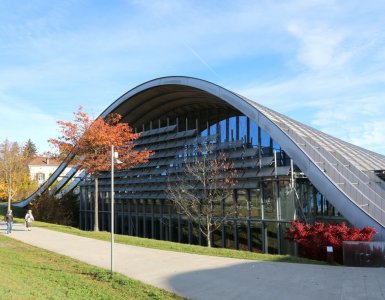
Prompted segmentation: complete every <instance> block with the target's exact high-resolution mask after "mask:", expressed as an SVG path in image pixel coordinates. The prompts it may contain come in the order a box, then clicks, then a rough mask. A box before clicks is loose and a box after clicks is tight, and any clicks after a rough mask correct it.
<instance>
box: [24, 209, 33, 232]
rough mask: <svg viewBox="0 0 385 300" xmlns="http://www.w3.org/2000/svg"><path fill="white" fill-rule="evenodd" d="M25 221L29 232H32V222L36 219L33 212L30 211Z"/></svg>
mask: <svg viewBox="0 0 385 300" xmlns="http://www.w3.org/2000/svg"><path fill="white" fill-rule="evenodd" d="M24 220H25V228H26V229H27V230H28V231H31V230H32V222H33V221H34V220H35V218H34V217H33V215H32V210H28V211H27V213H26V214H25V217H24Z"/></svg>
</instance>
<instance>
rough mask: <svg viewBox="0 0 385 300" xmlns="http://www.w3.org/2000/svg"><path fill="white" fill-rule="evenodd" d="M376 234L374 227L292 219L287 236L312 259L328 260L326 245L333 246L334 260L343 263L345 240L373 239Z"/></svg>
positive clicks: (305, 255)
mask: <svg viewBox="0 0 385 300" xmlns="http://www.w3.org/2000/svg"><path fill="white" fill-rule="evenodd" d="M375 234H376V229H374V228H373V227H368V226H366V227H364V228H362V229H361V230H360V229H359V228H357V227H348V226H346V224H345V223H342V224H324V223H317V222H316V223H315V224H314V225H311V224H303V223H301V222H299V221H296V220H293V221H291V228H289V229H288V231H287V236H286V238H287V239H288V240H292V241H295V242H297V243H298V245H299V246H300V247H299V250H300V255H301V256H303V257H307V258H310V259H316V260H326V247H327V246H333V252H334V260H335V261H336V262H338V263H342V242H343V241H371V240H372V238H373V236H374V235H375Z"/></svg>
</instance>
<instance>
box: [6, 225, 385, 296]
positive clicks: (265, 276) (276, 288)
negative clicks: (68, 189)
mask: <svg viewBox="0 0 385 300" xmlns="http://www.w3.org/2000/svg"><path fill="white" fill-rule="evenodd" d="M1 227H2V228H4V225H2V226H1ZM0 233H1V234H4V230H0ZM9 236H10V237H12V238H14V239H17V240H20V241H23V242H25V243H27V244H31V245H34V246H37V247H40V248H44V249H47V250H50V251H54V252H57V253H60V254H63V255H66V256H70V257H73V258H76V259H78V260H81V261H84V262H86V263H89V264H92V265H95V266H99V267H102V268H106V269H109V268H110V243H109V242H103V241H99V240H94V239H89V238H84V237H79V236H75V235H70V234H65V233H60V232H56V231H51V230H47V229H43V228H36V227H35V228H33V230H32V231H24V226H21V225H17V224H16V225H15V230H14V231H13V232H12V234H10V235H9ZM114 257H115V265H114V271H116V272H119V273H122V274H124V275H126V276H128V277H131V278H135V279H138V280H141V281H143V282H146V283H149V284H151V285H154V286H157V287H160V288H163V289H166V290H169V291H172V292H175V293H177V294H180V295H182V296H184V297H187V298H189V299H210V300H215V299H237V300H240V299H274V300H276V299H296V300H301V299H306V300H308V299H312V300H318V299H320V300H321V299H322V300H325V299H349V300H350V299H360V300H361V299H382V300H385V268H351V267H333V266H317V265H303V264H289V263H272V262H256V261H249V260H240V259H230V258H221V257H212V256H204V255H194V254H185V253H178V252H171V251H163V250H154V249H147V248H141V247H135V246H127V245H120V244H115V255H114Z"/></svg>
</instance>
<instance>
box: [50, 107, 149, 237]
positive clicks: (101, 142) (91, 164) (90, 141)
mask: <svg viewBox="0 0 385 300" xmlns="http://www.w3.org/2000/svg"><path fill="white" fill-rule="evenodd" d="M74 115H75V119H74V121H73V122H65V121H58V122H57V124H58V125H59V128H60V132H61V134H62V135H61V136H60V137H59V138H57V139H50V140H49V142H50V143H51V144H52V145H53V146H54V148H55V149H56V152H57V153H56V156H58V157H60V158H62V159H65V158H67V159H68V157H72V156H73V158H72V161H73V162H75V163H76V165H77V166H78V168H79V169H84V170H86V172H87V173H88V174H90V175H92V176H93V177H94V179H95V193H94V208H95V212H94V213H95V218H94V230H95V231H99V217H98V215H99V209H98V202H99V199H98V177H99V175H100V174H101V172H103V171H108V170H110V168H111V159H110V157H111V146H112V145H113V146H114V147H115V149H116V151H118V152H119V160H120V161H121V162H122V163H120V164H116V165H115V168H116V169H118V170H119V169H129V168H131V167H133V166H134V165H136V164H139V163H143V162H146V161H148V158H149V157H150V156H151V154H152V152H151V151H149V150H147V149H144V150H140V151H139V150H134V146H135V144H134V141H135V140H137V139H138V138H139V136H140V133H134V132H133V130H132V128H131V127H130V126H129V125H128V124H127V123H123V122H120V121H121V119H122V117H121V115H119V114H115V113H114V114H110V115H108V116H107V117H106V118H104V119H103V118H102V117H98V118H97V119H96V120H93V119H92V118H91V117H90V115H88V114H87V113H85V112H84V111H83V109H82V107H79V109H78V111H77V112H75V113H74Z"/></svg>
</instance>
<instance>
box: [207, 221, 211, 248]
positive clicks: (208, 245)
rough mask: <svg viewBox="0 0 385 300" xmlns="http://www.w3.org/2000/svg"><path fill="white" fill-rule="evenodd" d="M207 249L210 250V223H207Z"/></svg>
mask: <svg viewBox="0 0 385 300" xmlns="http://www.w3.org/2000/svg"><path fill="white" fill-rule="evenodd" d="M207 247H208V248H211V223H207Z"/></svg>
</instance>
